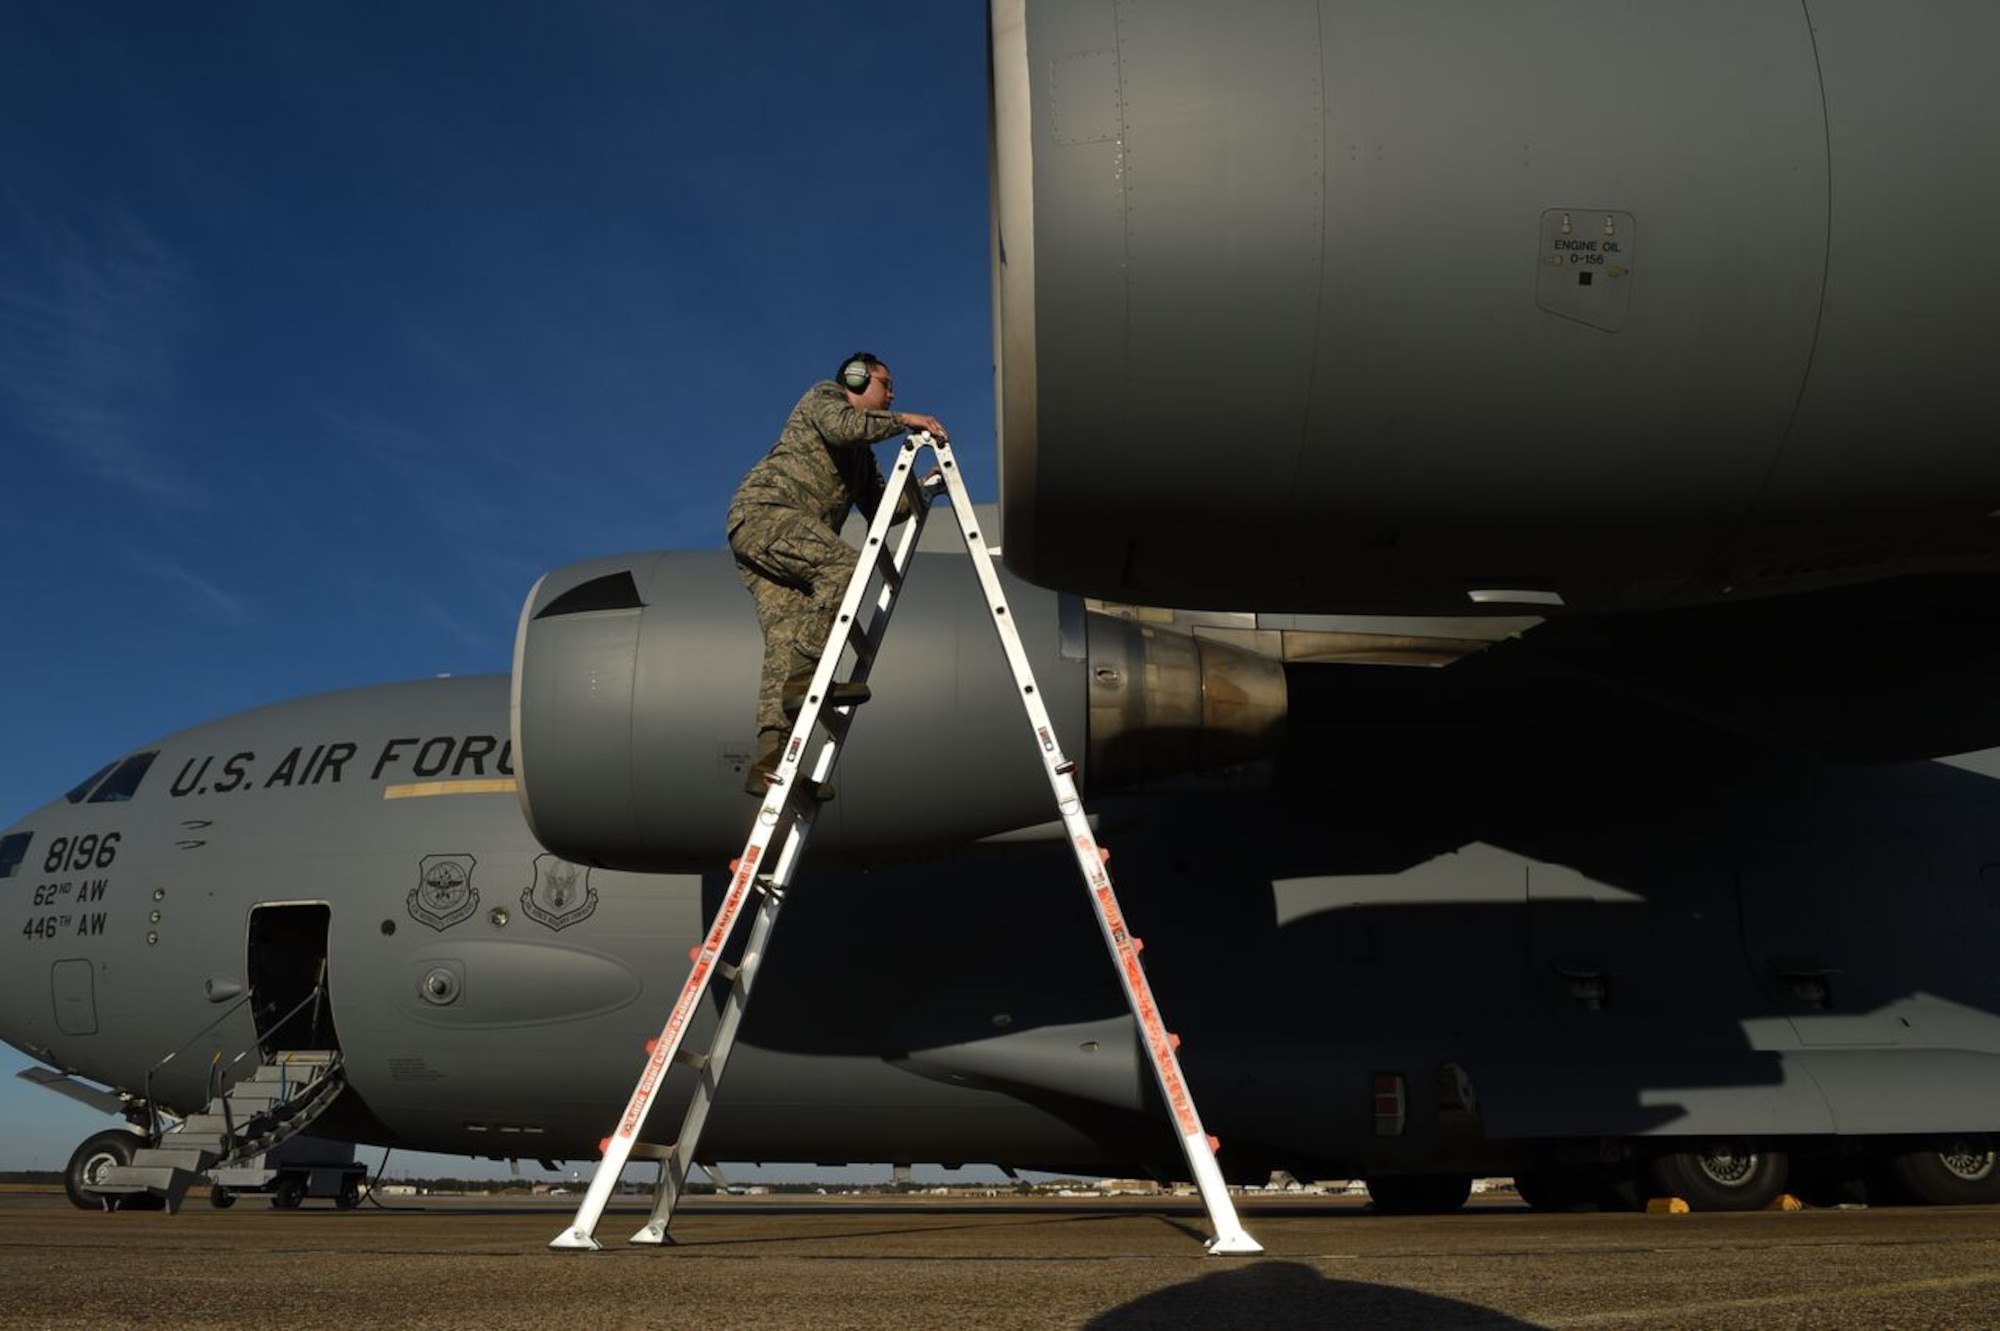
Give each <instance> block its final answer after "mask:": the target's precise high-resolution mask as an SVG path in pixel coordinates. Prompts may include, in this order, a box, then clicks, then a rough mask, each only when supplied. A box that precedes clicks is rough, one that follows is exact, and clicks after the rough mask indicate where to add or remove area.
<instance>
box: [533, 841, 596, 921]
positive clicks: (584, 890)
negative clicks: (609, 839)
mask: <svg viewBox="0 0 2000 1331" xmlns="http://www.w3.org/2000/svg"><path fill="white" fill-rule="evenodd" d="M521 909H522V910H524V911H526V912H528V914H529V915H530V916H531V917H533V918H534V919H535V920H538V921H539V922H541V923H542V924H546V925H547V926H548V927H549V928H551V929H567V928H568V927H569V926H570V925H572V924H575V923H576V922H577V921H578V920H587V919H589V918H590V917H591V915H592V913H593V912H595V911H596V910H597V889H596V888H594V887H592V886H591V885H590V870H589V869H588V868H586V867H585V866H583V865H581V864H571V863H570V862H569V861H568V860H565V859H563V858H561V857H560V856H556V855H537V856H536V857H535V881H534V882H532V883H530V884H528V888H527V890H526V891H525V892H523V893H521Z"/></svg>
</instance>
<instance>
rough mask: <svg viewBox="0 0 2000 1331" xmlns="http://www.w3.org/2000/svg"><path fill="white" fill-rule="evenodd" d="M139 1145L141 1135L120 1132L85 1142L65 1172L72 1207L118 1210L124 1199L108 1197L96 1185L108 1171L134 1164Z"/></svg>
mask: <svg viewBox="0 0 2000 1331" xmlns="http://www.w3.org/2000/svg"><path fill="white" fill-rule="evenodd" d="M139 1142H140V1138H139V1136H138V1134H136V1133H131V1132H124V1131H122V1130H120V1129H117V1128H113V1129H111V1130H110V1131H108V1132H100V1133H98V1134H97V1135H96V1136H94V1137H86V1138H84V1141H83V1145H81V1146H79V1147H77V1148H76V1153H75V1154H74V1155H72V1156H70V1158H69V1166H68V1167H67V1168H66V1169H64V1170H63V1191H64V1192H66V1193H68V1194H69V1200H70V1205H72V1206H77V1207H81V1208H82V1209H83V1210H86V1211H111V1210H116V1209H117V1207H118V1203H119V1202H120V1201H121V1200H122V1198H120V1197H117V1196H106V1195H105V1194H104V1193H101V1192H98V1191H96V1189H95V1187H94V1185H95V1184H97V1183H98V1182H100V1181H101V1180H102V1179H103V1178H104V1173H105V1171H106V1170H108V1169H115V1168H117V1167H118V1166H120V1165H129V1164H131V1163H132V1156H133V1153H134V1152H136V1151H137V1150H138V1149H139Z"/></svg>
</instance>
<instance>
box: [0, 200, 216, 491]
mask: <svg viewBox="0 0 2000 1331" xmlns="http://www.w3.org/2000/svg"><path fill="white" fill-rule="evenodd" d="M7 203H8V207H7V210H6V212H7V220H8V221H9V222H10V223H11V224H10V225H8V226H7V227H5V228H4V231H0V236H8V235H10V236H11V241H10V243H8V244H6V245H5V247H4V249H5V253H4V254H0V394H4V396H5V397H6V398H11V399H12V400H13V403H14V405H15V407H16V408H17V410H18V412H19V414H20V417H21V420H22V423H23V425H24V426H25V429H26V433H27V436H28V437H29V438H30V439H31V440H35V441H39V442H41V443H43V444H44V445H46V446H48V447H50V448H52V449H55V450H57V451H58V452H60V453H61V454H63V455H64V456H65V457H67V458H68V459H69V460H70V461H71V462H73V463H74V464H75V465H77V466H79V467H82V468H83V469H85V470H86V471H88V472H90V473H91V474H93V475H95V476H97V477H99V478H101V479H103V480H106V481H109V482H112V483H114V484H117V485H122V486H125V487H128V488H130V489H132V490H134V491H137V492H138V493H139V494H140V495H142V496H144V497H146V498H148V499H151V500H155V501H161V502H166V503H172V504H177V505H185V506H198V505H202V504H204V503H206V502H207V498H208V496H207V494H206V492H205V491H204V490H203V488H202V487H201V485H200V484H199V483H198V482H196V481H195V480H194V479H193V478H191V477H189V476H188V475H186V474H184V472H183V471H182V470H181V468H180V466H179V465H178V464H177V462H176V460H175V458H174V457H173V453H172V449H171V448H170V446H169V444H168V442H167V436H168V431H169V426H168V424H167V423H168V422H169V421H170V420H171V418H172V416H173V412H174V407H175V403H176V397H177V387H178V384H177V373H176V365H177V363H178V361H179V357H180V352H181V347H182V344H183V343H184V341H185V339H186V338H187V336H188V331H189V328H190V326H191V325H192V323H193V322H194V310H195V308H196V302H197V290H196V283H195V281H194V278H193V276H192V273H191V270H190V268H189V266H188V264H187V263H186V262H185V261H184V260H183V259H182V258H181V256H180V255H179V254H177V253H176V252H175V251H174V250H173V249H172V248H171V247H170V246H168V245H167V244H166V243H165V242H163V241H162V240H160V239H159V238H158V237H157V236H155V235H153V234H152V233H151V232H149V231H148V230H147V229H146V228H145V227H144V226H143V225H141V224H140V223H139V222H138V221H137V219H135V218H133V217H131V216H129V215H126V214H123V213H113V214H110V215H108V216H107V217H105V218H103V219H101V220H100V221H98V222H97V223H96V224H95V225H94V226H93V227H91V228H90V229H89V230H81V229H78V228H76V227H72V226H70V225H68V224H67V223H64V222H60V221H50V220H47V219H44V218H41V217H38V216H36V215H35V213H34V212H33V211H32V210H31V209H30V208H29V207H28V206H27V205H26V204H25V203H24V202H23V201H22V200H21V199H20V198H19V197H17V196H10V197H9V198H8V200H7Z"/></svg>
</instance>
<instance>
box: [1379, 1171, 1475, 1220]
mask: <svg viewBox="0 0 2000 1331" xmlns="http://www.w3.org/2000/svg"><path fill="white" fill-rule="evenodd" d="M1366 1182H1367V1184H1368V1196H1369V1198H1370V1200H1372V1201H1373V1202H1374V1203H1375V1214H1377V1215H1444V1214H1446V1213H1447V1212H1451V1211H1456V1210H1458V1209H1459V1208H1460V1207H1461V1206H1464V1205H1465V1199H1466V1198H1467V1197H1470V1196H1471V1195H1472V1176H1471V1175H1470V1174H1388V1175H1384V1176H1383V1177H1382V1178H1371V1179H1368V1180H1366Z"/></svg>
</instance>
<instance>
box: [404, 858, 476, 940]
mask: <svg viewBox="0 0 2000 1331" xmlns="http://www.w3.org/2000/svg"><path fill="white" fill-rule="evenodd" d="M472 865H473V859H472V856H470V855H426V856H424V858H423V860H422V861H421V862H420V863H419V865H418V866H417V885H416V886H415V887H413V888H411V889H410V896H409V904H410V918H411V919H414V920H416V921H418V922H420V923H422V924H428V925H429V926H430V927H431V928H433V929H438V930H444V929H449V928H451V926H452V925H454V924H457V923H458V922H459V921H460V920H464V919H467V918H469V917H470V916H471V914H472V912H473V911H475V910H478V909H479V889H478V888H476V887H474V886H473V885H472Z"/></svg>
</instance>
